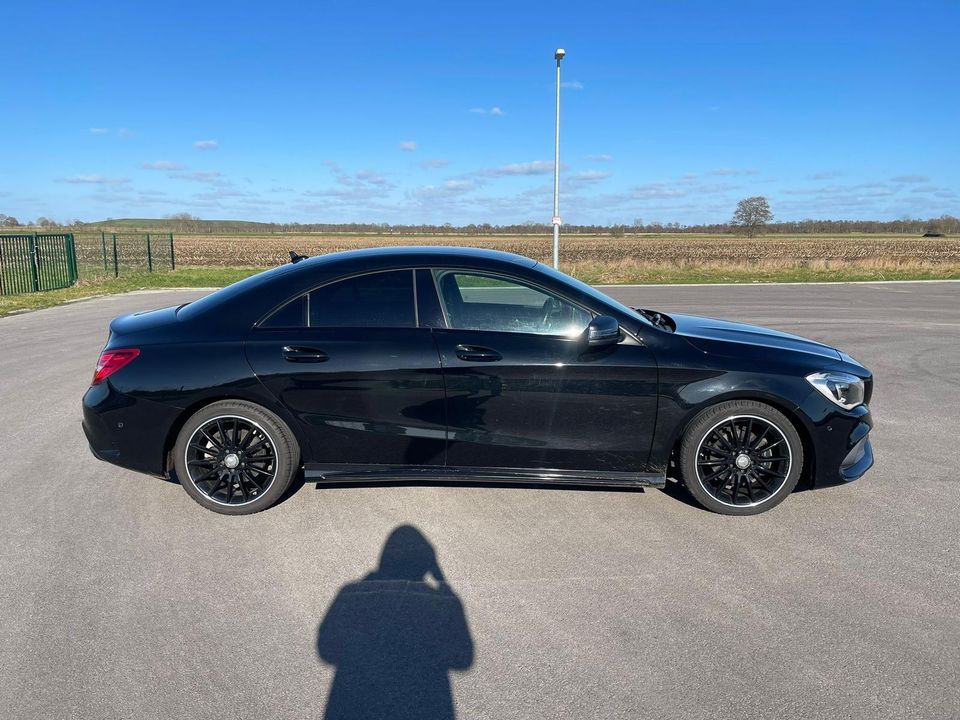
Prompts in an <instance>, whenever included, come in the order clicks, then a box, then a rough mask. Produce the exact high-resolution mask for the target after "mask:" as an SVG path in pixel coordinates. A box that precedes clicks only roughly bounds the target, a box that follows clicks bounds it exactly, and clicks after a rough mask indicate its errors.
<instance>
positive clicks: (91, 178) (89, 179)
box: [63, 175, 130, 185]
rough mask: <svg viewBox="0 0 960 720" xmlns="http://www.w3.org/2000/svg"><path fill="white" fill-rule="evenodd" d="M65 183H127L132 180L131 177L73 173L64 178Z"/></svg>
mask: <svg viewBox="0 0 960 720" xmlns="http://www.w3.org/2000/svg"><path fill="white" fill-rule="evenodd" d="M63 182H65V183H71V184H73V185H125V184H126V183H128V182H130V178H125V177H114V178H112V177H104V176H103V175H71V176H70V177H65V178H64V179H63Z"/></svg>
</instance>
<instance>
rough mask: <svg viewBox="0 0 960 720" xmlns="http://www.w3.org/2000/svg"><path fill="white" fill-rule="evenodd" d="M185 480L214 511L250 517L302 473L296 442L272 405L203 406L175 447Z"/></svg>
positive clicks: (229, 402) (225, 402)
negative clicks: (299, 466)
mask: <svg viewBox="0 0 960 720" xmlns="http://www.w3.org/2000/svg"><path fill="white" fill-rule="evenodd" d="M173 454H174V467H175V468H176V470H177V477H178V478H179V479H180V484H181V485H182V486H183V489H184V490H186V491H187V494H188V495H190V497H192V498H193V499H194V500H196V501H197V502H198V503H200V504H201V505H203V506H204V507H205V508H207V509H209V510H213V511H214V512H218V513H223V514H225V515H247V514H250V513H255V512H259V511H260V510H266V509H267V508H268V507H270V506H271V505H273V504H274V503H275V502H276V501H277V500H279V499H280V498H281V497H282V496H283V493H284V492H285V491H286V489H287V488H288V487H289V486H290V482H291V480H293V476H294V474H295V473H296V471H297V465H298V463H297V460H298V458H299V454H298V452H297V444H296V440H295V439H294V437H293V434H292V433H291V432H290V429H289V428H288V427H287V426H286V425H285V424H284V422H283V421H282V420H281V419H280V418H278V417H277V416H276V415H274V414H273V413H272V412H270V411H269V410H267V409H266V408H263V407H260V406H259V405H255V404H254V403H250V402H246V401H243V400H223V401H220V402H215V403H212V404H210V405H207V406H206V407H205V408H202V409H201V410H198V411H197V412H196V413H195V414H194V415H193V416H192V417H191V418H190V419H189V420H187V422H186V423H185V424H184V426H183V428H182V429H181V430H180V434H179V435H178V436H177V442H176V445H175V446H174V450H173Z"/></svg>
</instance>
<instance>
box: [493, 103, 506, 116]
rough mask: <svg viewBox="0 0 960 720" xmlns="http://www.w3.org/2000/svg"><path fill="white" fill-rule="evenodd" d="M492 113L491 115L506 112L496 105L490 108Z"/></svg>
mask: <svg viewBox="0 0 960 720" xmlns="http://www.w3.org/2000/svg"><path fill="white" fill-rule="evenodd" d="M490 114H491V115H503V114H504V112H503V110H501V109H500V107H499V106H497V105H494V106H493V107H492V108H490Z"/></svg>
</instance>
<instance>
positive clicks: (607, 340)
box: [586, 315, 620, 347]
mask: <svg viewBox="0 0 960 720" xmlns="http://www.w3.org/2000/svg"><path fill="white" fill-rule="evenodd" d="M586 337H587V345H588V346H589V347H601V346H603V345H616V344H617V343H618V342H620V323H619V322H617V319H616V318H612V317H610V316H609V315H598V316H597V317H595V318H594V319H593V320H591V321H590V324H589V325H587V332H586Z"/></svg>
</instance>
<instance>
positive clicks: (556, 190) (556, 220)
mask: <svg viewBox="0 0 960 720" xmlns="http://www.w3.org/2000/svg"><path fill="white" fill-rule="evenodd" d="M566 54H567V51H566V50H564V49H563V48H557V51H556V52H555V53H554V54H553V57H554V59H555V60H556V61H557V123H556V133H555V134H554V144H553V267H554V268H556V269H559V268H560V61H561V60H563V56H564V55H566Z"/></svg>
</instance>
